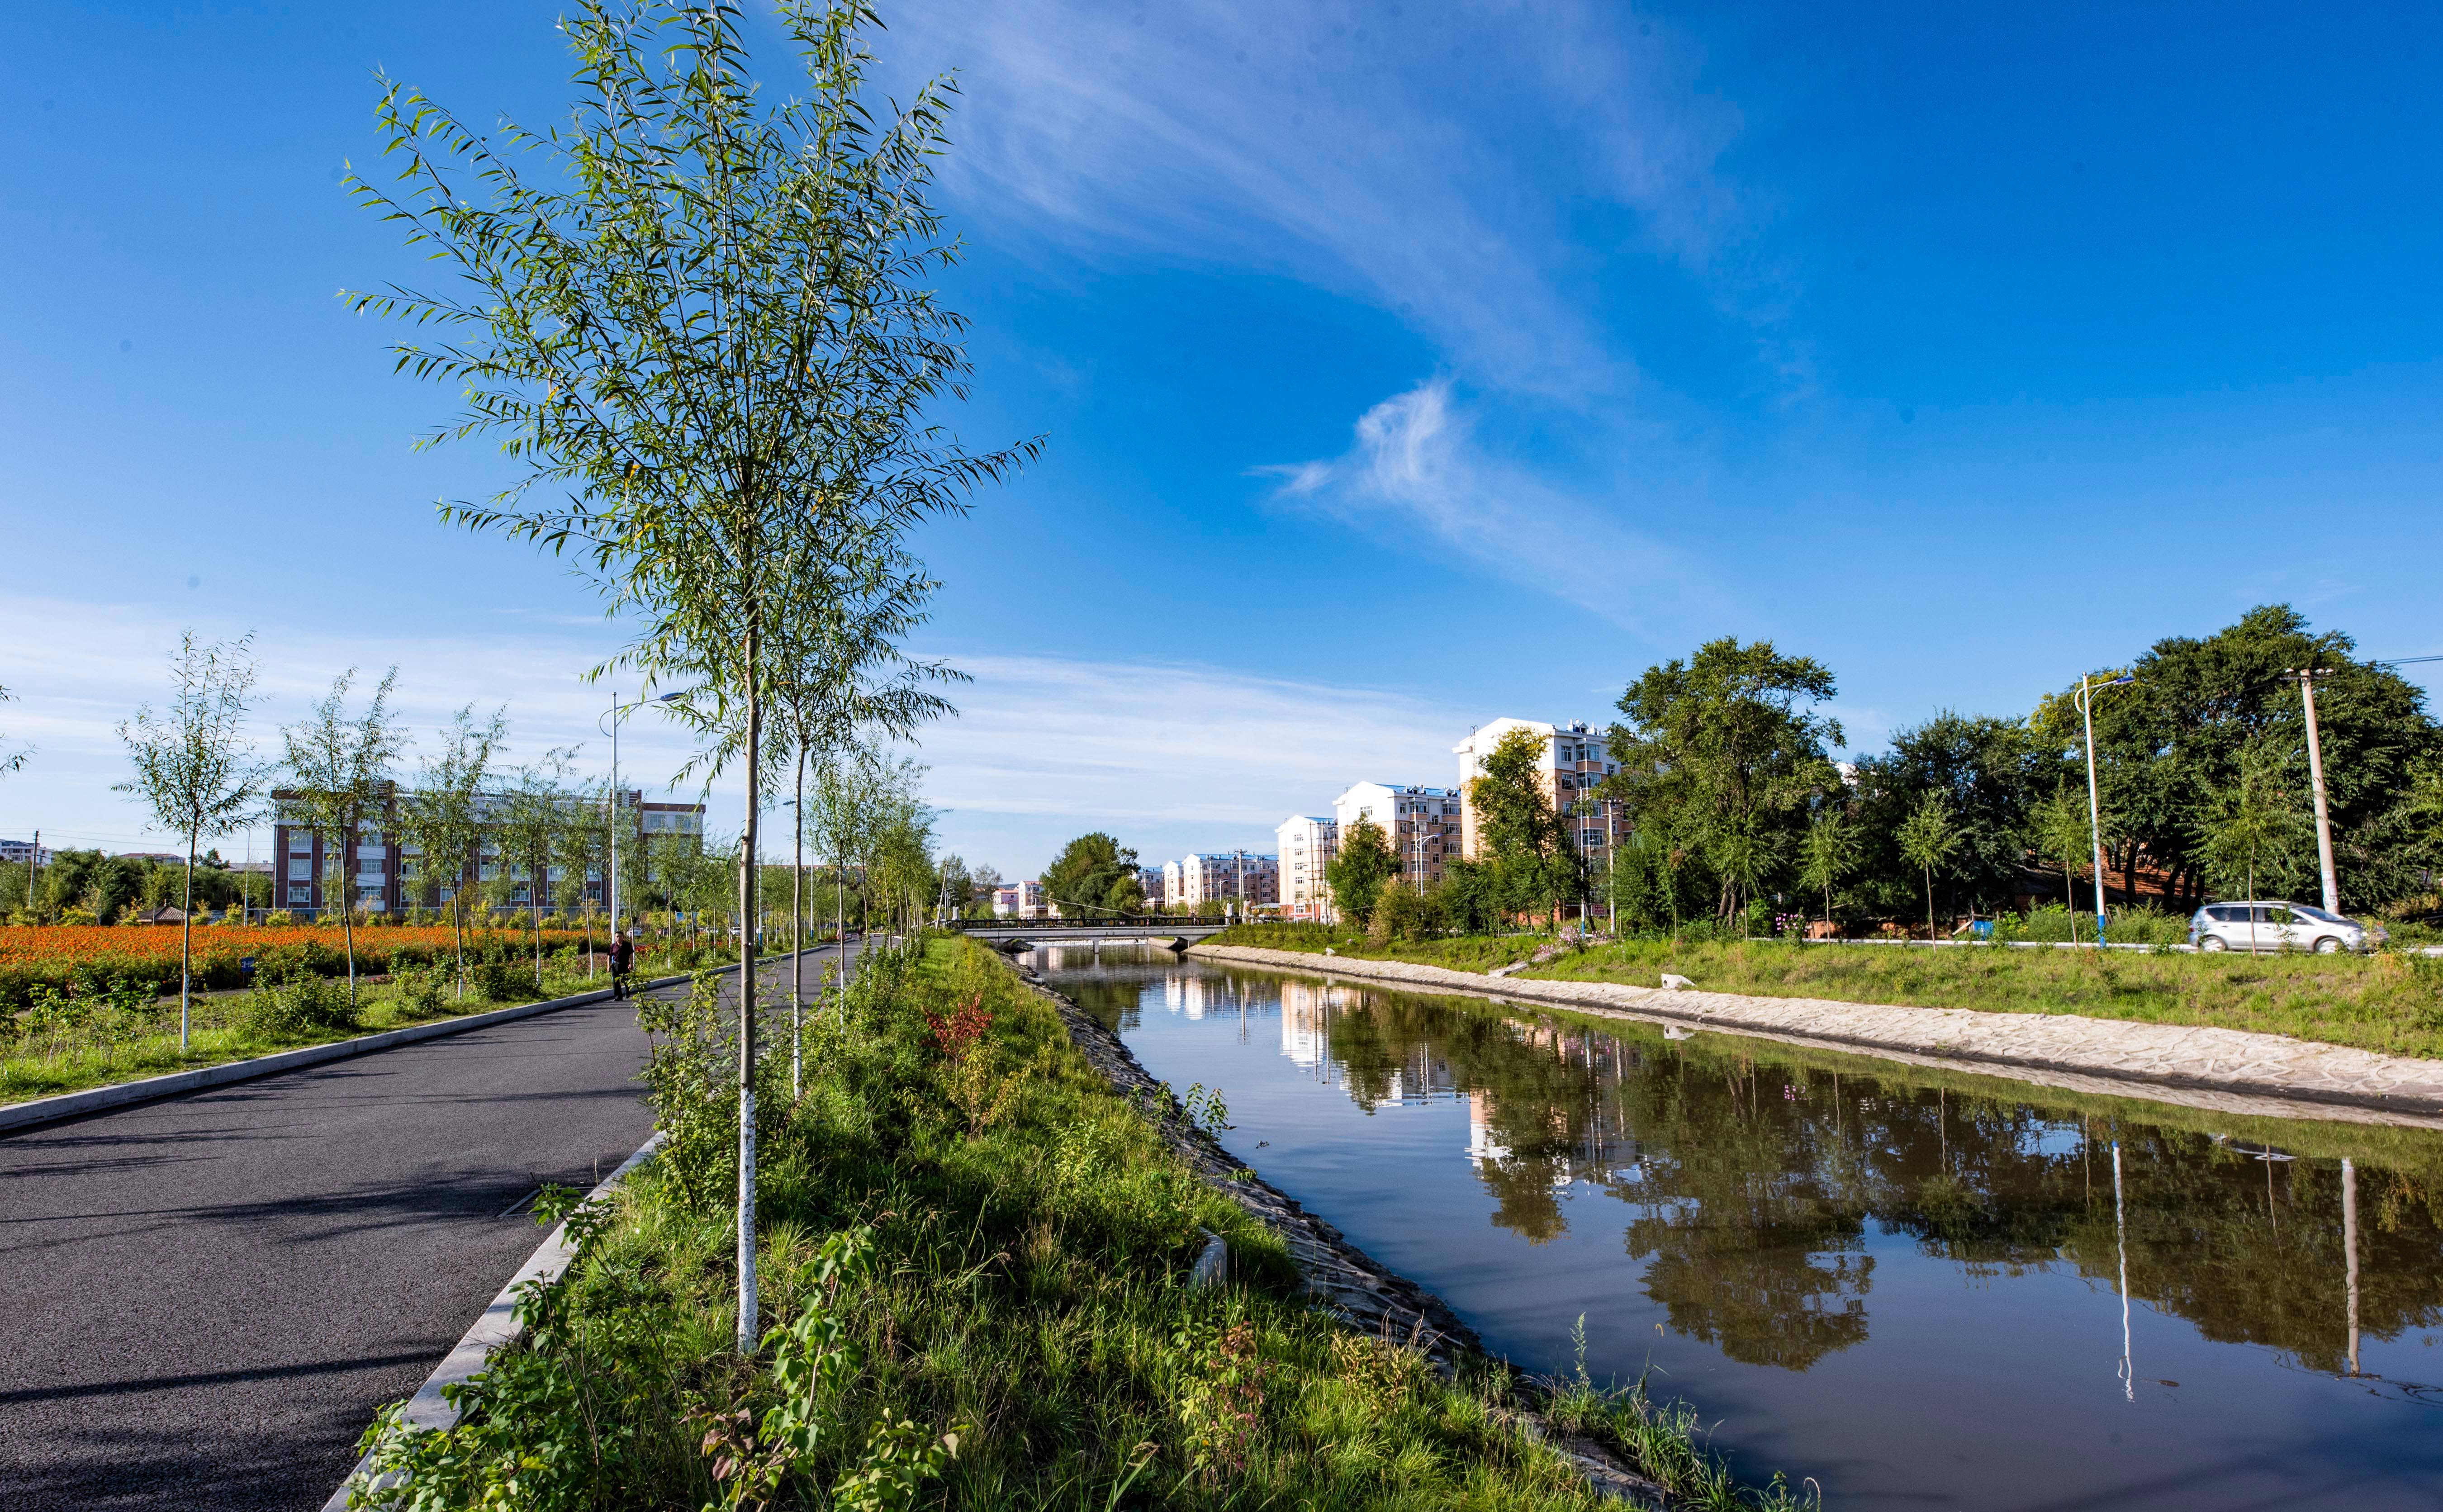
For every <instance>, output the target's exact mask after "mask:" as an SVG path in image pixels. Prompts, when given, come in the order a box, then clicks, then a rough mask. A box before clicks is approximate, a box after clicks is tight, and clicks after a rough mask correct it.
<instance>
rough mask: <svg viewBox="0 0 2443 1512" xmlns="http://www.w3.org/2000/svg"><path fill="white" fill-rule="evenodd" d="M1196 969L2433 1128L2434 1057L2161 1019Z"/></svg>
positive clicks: (1324, 970) (1424, 972) (1399, 965)
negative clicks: (1401, 990)
mask: <svg viewBox="0 0 2443 1512" xmlns="http://www.w3.org/2000/svg"><path fill="white" fill-rule="evenodd" d="M1188 953H1189V954H1190V955H1193V956H1195V957H1197V958H1198V959H1200V960H1206V961H1213V962H1221V963H1235V964H1240V965H1245V966H1258V967H1263V968H1268V969H1272V970H1284V971H1298V972H1304V973H1307V974H1310V975H1319V976H1326V977H1338V978H1349V979H1352V980H1357V981H1365V982H1372V983H1380V984H1383V985H1385V986H1400V987H1406V988H1409V989H1410V990H1413V991H1419V992H1437V993H1457V994H1464V995H1467V996H1472V997H1482V998H1490V999H1494V1000H1497V1001H1503V1002H1515V1003H1526V1004H1535V1005H1543V1006H1548V1007H1556V1008H1567V1009H1569V1010H1570V1011H1572V1012H1577V1013H1589V1014H1597V1015H1603V1016H1607V1017H1614V1018H1626V1019H1638V1020H1644V1021H1647V1022H1651V1023H1678V1024H1688V1025H1692V1026H1694V1027H1697V1028H1701V1029H1717V1030H1721V1031H1724V1032H1726V1033H1731V1034H1741V1035H1748V1036H1752V1037H1755V1038H1761V1039H1768V1040H1779V1041H1783V1042H1788V1043H1792V1044H1806V1045H1819V1046H1828V1047H1831V1048H1836V1049H1842V1050H1851V1051H1857V1052H1860V1053H1863V1054H1865V1055H1870V1056H1876V1057H1879V1058H1881V1059H1883V1060H1901V1061H1906V1062H1909V1063H1912V1064H1916V1065H1938V1066H1947V1067H1951V1068H1954V1069H1958V1070H1967V1071H1984V1072H1990V1073H1992V1074H1993V1075H1997V1076H2005V1077H2010V1078H2012V1079H2016V1080H2021V1081H2032V1082H2035V1083H2037V1084H2039V1085H2043V1086H2050V1087H2063V1088H2066V1089H2068V1090H2071V1091H2076V1092H2086V1093H2099V1094H2103V1095H2104V1096H2108V1097H2143V1098H2146V1099H2149V1100H2151V1101H2156V1102H2169V1103H2177V1104H2180V1105H2182V1106H2186V1107H2193V1108H2204V1109H2208V1110H2211V1111H2213V1112H2218V1113H2229V1114H2247V1115H2251V1116H2259V1117H2271V1118H2332V1119H2341V1120H2344V1121H2347V1122H2354V1123H2384V1124H2407V1125H2414V1126H2416V1127H2421V1128H2429V1129H2443V1061H2438V1060H2418V1059H2415V1058H2414V1057H2409V1056H2388V1055H2378V1054H2376V1053H2374V1052H2372V1051H2367V1050H2353V1049H2350V1048H2348V1047H2346V1046H2342V1045H2331V1044H2313V1043H2309V1042H2306V1041H2304V1040H2293V1039H2289V1038H2287V1037H2286V1036H2283V1035H2276V1034H2250V1033H2248V1032H2245V1031H2243V1030H2238V1029H2213V1028H2202V1027H2192V1026H2188V1025H2183V1024H2171V1023H2132V1022H2127V1021H2122V1020H2114V1019H2089V1018H2083V1017H2080V1016H2078V1015H2075V1014H2066V1013H2065V1014H2034V1013H1982V1012H1976V1011H1974V1010H1971V1009H1967V1008H1911V1007H1901V1006H1897V1005H1883V1004H1863V1003H1832V1002H1828V1001H1826V1000H1824V999H1820V998H1761V997H1749V996H1746V995H1744V994H1741V993H1735V992H1707V991H1703V990H1701V989H1700V988H1677V989H1666V988H1658V987H1640V986H1626V985H1625V984H1621V983H1612V982H1552V981H1542V980H1533V979H1522V978H1519V977H1516V976H1504V977H1499V978H1495V977H1490V976H1480V975H1478V974H1477V973H1475V972H1473V971H1456V970H1452V969H1450V968H1447V967H1438V966H1420V965H1415V964H1412V963H1409V962H1405V961H1369V960H1362V959H1358V958H1355V957H1351V956H1345V955H1334V956H1322V955H1314V954H1311V953H1308V952H1305V951H1298V950H1252V949H1249V948H1247V947H1245V946H1229V945H1198V946H1194V947H1191V948H1190V950H1189V951H1188Z"/></svg>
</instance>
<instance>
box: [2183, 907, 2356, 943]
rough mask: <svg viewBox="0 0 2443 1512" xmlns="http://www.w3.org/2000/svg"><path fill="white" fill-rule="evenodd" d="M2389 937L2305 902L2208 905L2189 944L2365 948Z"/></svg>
mask: <svg viewBox="0 0 2443 1512" xmlns="http://www.w3.org/2000/svg"><path fill="white" fill-rule="evenodd" d="M2387 937H2388V936H2386V935H2385V933H2384V931H2382V930H2381V929H2369V928H2368V927H2367V926H2365V925H2363V924H2360V923H2359V922H2358V921H2357V920H2356V919H2345V918H2343V917H2342V916H2341V915H2340V914H2338V913H2325V912H2324V910H2323V909H2320V908H2314V907H2311V906H2310V905H2308V904H2305V903H2282V902H2272V903H2254V902H2250V903H2209V904H2207V905H2206V906H2205V907H2203V908H2201V909H2199V910H2197V913H2196V916H2195V918H2193V919H2191V920H2189V943H2190V944H2192V945H2194V946H2195V947H2196V948H2197V949H2198V950H2250V951H2262V950H2313V951H2315V952H2316V953H2317V954H2319V955H2330V954H2332V953H2333V952H2335V951H2337V950H2365V949H2366V948H2367V947H2368V946H2369V945H2381V944H2382V943H2383V942H2384V940H2385V939H2386V938H2387Z"/></svg>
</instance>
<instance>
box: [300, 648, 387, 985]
mask: <svg viewBox="0 0 2443 1512" xmlns="http://www.w3.org/2000/svg"><path fill="white" fill-rule="evenodd" d="M356 679H357V670H356V669H355V668H354V667H351V668H349V669H348V670H347V671H346V672H344V673H340V675H339V676H338V677H336V678H334V679H332V682H331V691H330V695H329V696H328V697H326V698H324V699H323V700H322V701H321V703H319V704H316V705H315V706H314V710H313V712H312V713H311V714H310V715H309V716H308V717H307V718H305V719H304V720H302V721H300V722H299V723H297V724H294V725H290V726H288V727H287V728H285V729H283V730H282V731H281V732H280V734H281V740H282V743H283V744H284V745H285V747H286V748H287V759H286V766H287V769H288V780H289V785H290V787H291V788H292V789H293V797H292V798H291V800H290V810H291V812H292V813H293V814H294V815H295V816H296V819H295V822H301V823H303V825H304V826H305V827H306V828H308V829H310V830H312V831H313V832H314V833H315V834H317V835H319V836H321V840H322V852H323V876H324V877H325V880H324V882H323V885H322V903H323V906H324V907H325V908H328V907H330V906H331V899H332V896H333V894H335V893H336V894H338V896H339V900H340V901H339V909H340V929H341V931H342V932H343V935H344V938H345V940H346V943H347V952H348V1005H349V1006H350V1007H351V1008H354V1007H355V1006H356V1005H357V1002H358V997H357V902H358V899H357V896H356V891H357V883H356V875H357V874H356V859H357V846H358V837H359V836H360V835H361V834H362V833H363V830H364V826H365V825H366V824H367V823H368V822H369V821H372V820H373V818H374V817H375V816H376V815H377V814H380V813H381V812H382V810H383V808H384V807H385V805H387V804H388V802H390V799H391V796H392V783H391V767H392V765H393V764H395V762H396V761H397V760H398V758H399V753H400V751H401V749H402V748H403V747H405V745H406V737H405V735H404V734H402V733H401V731H400V730H399V728H398V725H397V723H396V721H395V716H394V715H393V712H392V710H391V707H390V695H391V690H392V689H393V688H394V687H395V685H396V684H397V682H398V669H397V668H396V667H393V668H392V669H391V670H390V671H388V672H387V673H383V674H382V680H381V681H380V682H379V683H378V684H377V685H376V686H375V688H374V695H373V699H372V701H371V702H370V703H368V704H367V705H366V706H365V710H364V712H363V713H361V714H358V715H357V716H355V717H354V718H351V717H349V714H348V708H347V706H348V690H349V689H350V688H351V687H352V686H354V685H355V683H356Z"/></svg>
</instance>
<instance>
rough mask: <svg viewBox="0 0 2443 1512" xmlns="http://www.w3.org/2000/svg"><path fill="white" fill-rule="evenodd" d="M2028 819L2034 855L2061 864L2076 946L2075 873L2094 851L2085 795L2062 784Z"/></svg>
mask: <svg viewBox="0 0 2443 1512" xmlns="http://www.w3.org/2000/svg"><path fill="white" fill-rule="evenodd" d="M2029 819H2030V822H2031V827H2032V836H2033V839H2034V840H2035V842H2036V854H2037V855H2039V856H2044V857H2050V858H2051V859H2053V860H2055V861H2058V862H2060V863H2061V869H2062V904H2063V906H2064V907H2066V908H2067V909H2068V910H2069V937H2070V943H2071V944H2073V945H2075V944H2077V943H2078V938H2079V935H2078V892H2077V887H2078V879H2077V873H2078V869H2079V868H2080V867H2081V866H2084V865H2085V864H2086V863H2087V860H2088V858H2089V857H2092V856H2093V855H2094V854H2095V853H2094V850H2093V847H2092V845H2091V843H2090V838H2091V837H2092V836H2093V835H2094V833H2095V831H2094V827H2093V826H2092V825H2090V824H2089V823H2088V822H2087V816H2086V795H2085V793H2082V792H2077V791H2075V790H2073V789H2072V788H2071V787H2070V785H2069V784H2067V783H2063V784H2060V785H2059V786H2056V787H2055V788H2054V789H2053V796H2052V797H2050V798H2048V799H2046V800H2045V801H2044V802H2041V803H2038V804H2037V805H2036V806H2035V809H2034V811H2033V812H2032V813H2030V816H2029Z"/></svg>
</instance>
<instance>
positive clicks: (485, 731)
mask: <svg viewBox="0 0 2443 1512" xmlns="http://www.w3.org/2000/svg"><path fill="white" fill-rule="evenodd" d="M507 733H508V711H507V710H505V709H500V710H493V712H492V717H491V718H489V719H487V720H484V721H482V722H480V723H479V722H478V721H477V720H476V718H475V707H474V705H472V704H469V705H468V706H467V707H466V708H464V709H461V710H458V712H457V714H456V715H454V716H453V717H452V718H451V720H450V728H448V729H445V730H443V731H442V732H441V744H440V748H439V750H438V751H436V752H435V753H434V754H433V755H432V756H431V757H429V758H428V759H427V760H426V761H425V762H424V764H423V766H422V767H421V769H420V770H419V771H418V772H417V773H416V779H415V784H414V786H413V789H412V790H411V791H409V792H408V793H407V795H406V796H405V797H404V798H403V799H402V800H401V801H400V802H399V813H398V829H399V838H400V841H401V845H400V849H401V850H402V851H406V850H411V849H412V850H413V853H414V863H413V864H414V865H415V868H416V876H417V879H418V881H419V882H420V883H423V884H426V885H430V886H433V887H438V888H440V889H441V890H442V891H443V893H444V894H446V895H445V896H444V898H443V901H445V902H447V903H448V904H449V906H450V931H451V938H452V941H453V944H454V947H455V950H456V952H457V958H458V996H459V997H460V998H461V999H464V998H465V997H466V996H467V898H468V893H469V892H470V891H480V888H479V883H480V879H481V877H482V876H483V860H482V857H481V852H482V850H483V846H484V840H485V827H486V821H487V818H488V817H489V814H490V810H491V806H492V804H491V800H490V798H489V797H488V796H487V794H486V792H485V784H487V782H489V781H490V780H491V774H492V757H493V755H494V754H495V753H496V752H498V751H499V749H500V747H501V743H502V742H503V741H504V740H505V738H506V737H507Z"/></svg>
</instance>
